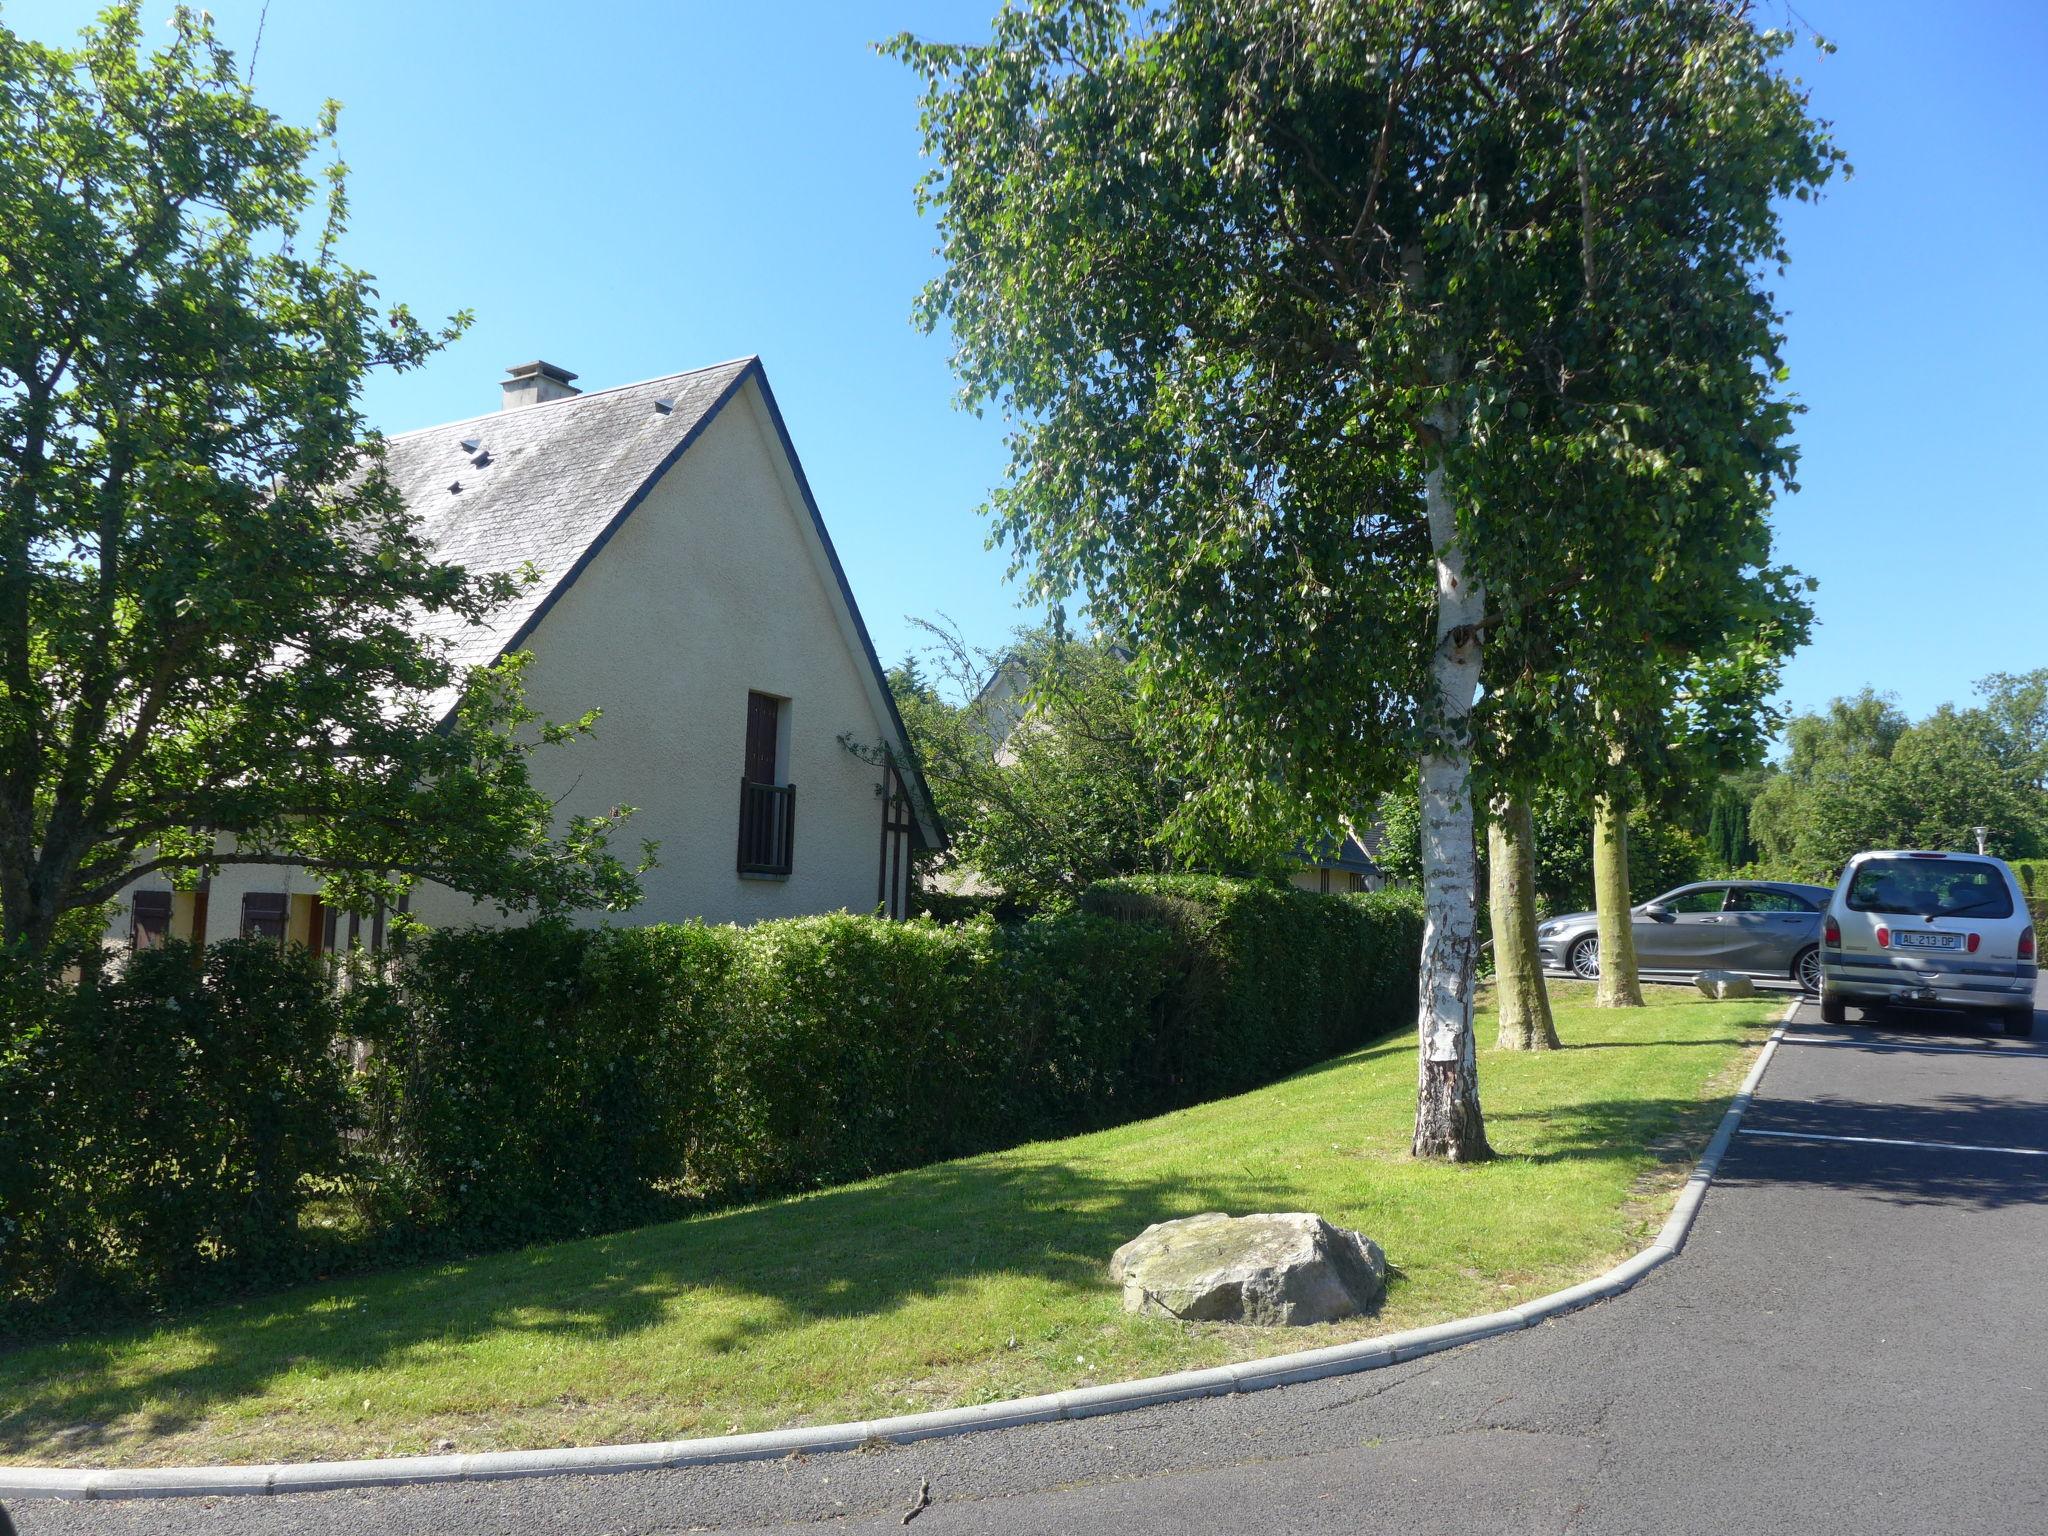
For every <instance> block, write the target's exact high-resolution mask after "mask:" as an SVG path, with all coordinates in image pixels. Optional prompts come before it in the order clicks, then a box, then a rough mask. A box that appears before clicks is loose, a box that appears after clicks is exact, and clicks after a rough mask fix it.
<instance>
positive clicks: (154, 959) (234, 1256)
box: [0, 940, 353, 1318]
mask: <svg viewBox="0 0 2048 1536" xmlns="http://www.w3.org/2000/svg"><path fill="white" fill-rule="evenodd" d="M84 963H85V964H86V966H87V967H88V969H87V970H86V973H85V974H84V975H83V976H82V977H81V978H80V979H79V982H78V984H77V985H76V986H75V987H66V988H57V989H50V988H47V987H45V986H44V985H43V982H42V979H41V977H40V976H39V975H38V974H37V972H36V970H35V969H34V968H33V967H30V966H28V965H24V964H17V965H15V966H12V967H10V969H9V973H8V976H7V980H6V997H5V1001H6V1004H7V1008H8V1021H9V1022H8V1027H7V1029H6V1031H5V1033H4V1035H0V1316H4V1315H5V1314H6V1313H7V1312H9V1311H11V1310H16V1309H25V1308H28V1307H31V1306H33V1307H40V1308H42V1309H43V1310H45V1311H53V1312H61V1313H62V1314H63V1315H66V1316H69V1317H73V1318H77V1317H84V1316H88V1315H90V1314H92V1313H93V1312H94V1311H95V1310H96V1309H99V1308H102V1307H107V1306H119V1305H124V1304H133V1303H134V1302H136V1301H139V1300H147V1299H152V1298H156V1297H161V1296H165V1295H171V1294H190V1293H192V1292H195V1291H200V1290H204V1289H208V1288H211V1287H215V1286H218V1285H220V1284H222V1283H224V1282H225V1281H227V1280H229V1279H231V1280H232V1282H234V1283H248V1282H250V1281H253V1280H279V1279H285V1278H290V1277H293V1276H295V1275H298V1274H301V1273H304V1272H305V1271H306V1270H307V1269H308V1268H309V1267H310V1265H311V1264H312V1263H313V1262H314V1261H315V1260H317V1259H318V1257H319V1256H320V1252H321V1245H320V1244H319V1243H318V1242H317V1241H310V1242H309V1241H308V1238H307V1236H306V1235H305V1234H302V1232H301V1224H300V1220H299V1216H300V1212H301V1210H302V1209H303V1208H304V1206H305V1204H306V1202H307V1200H308V1199H309V1197H310V1196H311V1195H312V1194H313V1193H314V1189H315V1182H314V1181H315V1180H317V1179H326V1180H330V1181H331V1180H334V1179H337V1178H340V1177H343V1176H345V1175H346V1174H348V1173H349V1172H350V1171H351V1169H352V1167H353V1160H352V1158H351V1156H350V1154H349V1152H348V1148H347V1145H346V1141H345V1132H346V1130H347V1128H348V1127H349V1126H350V1124H351V1123H352V1113H351V1107H350V1098H349V1094H348V1092H347V1086H346V1074H345V1070H344V1061H343V1058H342V1057H341V1056H340V1055H339V1054H338V1053H337V1051H336V1042H337V1041H338V1040H339V1039H340V1038H341V1037H342V1035H343V1032H344V1027H345V1026H344V1015H343V1011H342V1008H341V1005H340V1004H339V1003H338V1002H337V1001H336V999H335V997H334V995H333V993H332V991H331V990H330V988H329V986H328V982H327V977H326V973H325V971H324V970H323V969H322V968H321V966H320V964H319V962H317V961H315V960H314V959H312V958H311V957H309V956H308V955H307V954H306V953H305V952H304V951H303V950H297V949H294V950H290V951H280V950H279V949H278V948H277V946H275V945H271V944H261V943H254V942H244V941H241V940H233V941H230V942H227V943H222V944H215V945H211V946H209V947H208V948H207V950H206V952H205V959H204V964H203V966H202V965H201V964H198V963H196V962H195V957H194V955H193V952H192V950H191V949H190V948H188V947H187V946H184V945H179V944H173V945H168V946H166V947H164V948H162V949H159V950H155V951H150V952H146V953H143V954H139V955H137V956H135V957H134V958H133V960H132V961H131V962H130V963H129V964H128V965H127V966H126V967H125V969H124V970H123V971H121V972H120V973H119V974H118V975H110V974H106V973H104V972H103V971H102V970H101V969H100V968H99V965H98V962H97V961H96V960H93V959H91V958H90V957H88V958H87V960H86V961H85V962H84Z"/></svg>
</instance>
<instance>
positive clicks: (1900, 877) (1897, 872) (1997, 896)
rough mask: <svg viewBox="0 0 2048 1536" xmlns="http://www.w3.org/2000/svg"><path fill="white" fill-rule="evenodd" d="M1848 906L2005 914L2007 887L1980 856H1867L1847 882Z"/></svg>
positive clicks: (1927, 913)
mask: <svg viewBox="0 0 2048 1536" xmlns="http://www.w3.org/2000/svg"><path fill="white" fill-rule="evenodd" d="M1848 900H1849V910H1850V911H1852V912H1887V913H1891V914H1894V915H1898V914H1904V913H1910V914H1911V915H1913V916H1915V917H2011V916H2012V888H2011V887H2010V886H2008V885H2007V884H2006V881H2005V876H2004V874H2003V873H2001V872H2000V870H1999V868H1998V866H1997V865H1996V864H1987V863H1985V862H1984V861H1983V860H1982V859H1872V860H1870V861H1869V862H1868V863H1867V864H1861V865H1858V866H1857V869H1856V877H1855V879H1853V880H1851V881H1850V882H1849V898H1848Z"/></svg>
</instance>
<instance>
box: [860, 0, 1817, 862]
mask: <svg viewBox="0 0 2048 1536" xmlns="http://www.w3.org/2000/svg"><path fill="white" fill-rule="evenodd" d="M1790 42H1791V39H1790V37H1789V35H1788V34H1785V33H1782V32H1774V31H1760V30H1757V29H1756V28H1754V27H1753V26H1752V25H1751V23H1750V21H1749V19H1748V17H1747V15H1746V14H1745V13H1744V12H1743V11H1742V10H1740V9H1739V8H1737V7H1734V6H1730V5H1726V4H1723V3H1719V0H1680V3H1674V4H1670V5H1659V6H1628V7H1618V8H1617V7H1607V8H1601V7H1588V6H1577V7H1571V8H1569V9H1560V8H1555V7H1547V6H1545V7H1528V6H1522V7H1517V6H1486V5H1474V4H1470V3H1467V0H1423V3H1414V0H1399V3H1397V0H1337V3H1332V4H1325V5H1317V6H1307V7H1304V6H1302V5H1300V4H1298V3H1296V0H1177V3H1173V4H1169V5H1164V6H1161V7H1158V8H1154V9H1144V8H1134V7H1130V6H1127V5H1124V4H1122V3H1121V0H1061V3H1034V4H1023V3H1013V4H1010V5H1007V6H1006V7H1005V8H1004V9H1003V10H1002V11H1001V13H1000V14H999V15H998V16H997V18H996V19H995V22H994V24H993V36H992V38H991V40H990V41H989V42H988V43H987V44H986V45H981V46H961V45H955V44H950V43H926V42H921V41H918V40H916V39H914V38H910V37H908V36H905V37H900V38H898V39H896V40H894V41H893V42H891V43H890V44H888V45H887V49H888V51H890V52H892V53H894V54H895V55H896V56H898V57H900V58H902V59H904V60H905V61H906V62H907V63H908V64H909V65H910V66H911V67H912V68H914V69H915V70H916V71H917V72H918V73H919V74H920V76H921V77H922V79H923V81H924V83H925V86H926V94H925V98H924V130H925V143H926V149H927V151H928V153H929V154H930V156H931V158H932V160H933V162H934V169H933V170H932V171H931V173H930V174H929V176H928V177H927V178H926V179H925V181H924V182H923V183H922V185H921V187H920V189H919V197H920V204H921V206H922V207H924V208H926V209H928V210H930V211H932V212H934V213H935V214H936V216H937V222H938V233H939V241H940V250H941V254H942V256H943V258H944V261H945V267H944V270H943V272H942V273H941V274H940V276H939V277H938V278H937V279H935V280H934V282H933V283H932V284H931V286H930V287H929V288H928V289H927V291H926V293H925V295H924V298H923V301H922V306H921V310H920V314H921V316H922V318H923V320H924V321H925V323H927V324H928V325H930V326H933V327H937V326H938V325H940V324H944V325H945V326H946V328H947V330H948V333H949V335H950V337H951V338H952V342H953V345H954V351H953V361H954V365H955V368H956V371H957V372H958V374H959V375H960V379H961V382H962V395H963V401H964V403H965V404H967V405H969V406H971V407H975V408H979V407H981V406H983V405H987V404H993V405H996V406H998V407H1000V408H1001V409H1002V410H1003V411H1004V412H1005V414H1006V415H1007V416H1008V417H1009V418H1010V420H1011V421H1012V422H1013V424H1014V431H1013V435H1012V437H1011V439H1010V441H1011V445H1012V463H1011V465H1010V469H1009V472H1008V474H1007V475H1006V477H1005V480H1004V483H1003V484H1002V485H1001V486H1000V487H999V488H997V489H996V490H995V491H994V493H993V494H992V497H991V503H990V511H991V514H992V516H993V518H994V521H995V525H996V534H997V537H998V538H999V539H1000V540H1002V541H1004V542H1006V543H1008V544H1009V545H1010V547H1011V548H1012V550H1013V551H1014V553H1015V557H1016V562H1017V565H1018V567H1019V569H1020V570H1024V571H1027V572H1029V574H1030V577H1031V583H1032V588H1031V589H1032V591H1033V592H1034V593H1035V594H1037V595H1040V596H1043V597H1046V598H1049V599H1053V600H1063V599H1065V598H1067V597H1068V596H1069V595H1073V594H1079V595H1082V596H1084V597H1085V598H1086V599H1087V601H1088V602H1089V603H1090V604H1091V605H1092V608H1093V610H1094V612H1095V613H1096V614H1097V616H1098V618H1099V619H1100V620H1101V621H1102V622H1104V623H1105V624H1106V625H1108V626H1109V627H1111V628H1112V629H1114V631H1115V632H1116V633H1118V634H1120V635H1123V636H1125V637H1127V638H1129V639H1130V641H1131V643H1132V644H1133V645H1134V646H1136V647H1137V648H1138V651H1139V655H1140V662H1141V666H1142V667H1143V669H1144V672H1145V678H1144V687H1145V691H1146V694H1147V697H1148V698H1149V699H1150V700H1151V702H1152V703H1153V704H1154V705H1155V706H1156V709H1155V713H1156V718H1157V720H1158V722H1159V727H1160V729H1161V731H1162V732H1163V733H1164V734H1165V735H1166V736H1167V737H1168V738H1169V739H1170V741H1171V743H1172V746H1173V753H1174V761H1175V764H1176V767H1177V768H1179V769H1180V770H1182V771H1183V772H1185V773H1186V774H1187V776H1188V777H1189V778H1190V779H1191V780H1193V781H1194V782H1195V783H1196V785H1197V786H1198V788H1197V794H1198V800H1197V801H1195V802H1190V810H1191V811H1192V810H1194V809H1199V810H1202V811H1204V812H1208V813H1213V814H1215V815H1217V816H1220V817H1222V818H1224V819H1225V820H1226V821H1227V822H1229V823H1230V824H1233V825H1248V824H1257V823H1259V822H1261V821H1263V820H1266V819H1267V818H1269V817H1271V816H1273V815H1275V814H1292V813H1293V812H1294V811H1295V810H1296V809H1297V808H1299V807H1303V806H1305V807H1307V808H1308V809H1309V811H1310V812H1311V813H1312V814H1313V816H1314V817H1315V818H1316V819H1317V821H1318V823H1319V825H1320V827H1321V828H1322V829H1324V830H1328V831H1334V830H1335V829H1336V827H1337V825H1338V824H1339V822H1340V821H1341V819H1342V818H1343V817H1345V816H1348V815H1351V814H1353V813H1354V812H1355V810H1356V808H1357V806H1359V805H1360V804H1362V803H1365V802H1366V801H1367V800H1369V799H1370V797H1371V796H1372V795H1373V794H1375V793H1378V792H1379V791H1381V790H1383V789H1384V788H1386V787H1387V786H1388V785H1389V784H1391V783H1393V782H1395V781H1396V780H1398V779H1399V777H1400V776H1401V775H1402V774H1403V773H1404V772H1405V771H1406V768H1407V766H1408V764H1409V763H1410V762H1411V761H1412V759H1413V754H1414V753H1415V752H1416V751H1417V750H1418V749H1419V748H1423V747H1426V746H1427V745H1429V744H1430V743H1432V742H1435V743H1438V744H1443V743H1447V742H1448V743H1452V744H1453V745H1457V744H1458V743H1462V741H1463V739H1464V729H1463V725H1462V724H1461V723H1456V722H1454V721H1453V720H1451V719H1446V718H1445V716H1444V714H1443V710H1444V708H1445V705H1444V703H1443V701H1442V700H1440V699H1439V698H1438V696H1437V691H1436V690H1437V685H1436V683H1435V682H1434V681H1433V679H1432V677H1431V667H1432V663H1433V661H1434V659H1435V657H1436V655H1437V650H1438V646H1437V641H1438V640H1439V639H1440V638H1441V637H1439V636H1438V635H1437V632H1436V628H1435V624H1434V620H1435V617H1436V608H1437V574H1438V573H1437V566H1436V561H1435V558H1434V557H1435V554H1436V550H1435V549H1434V547H1433V536H1432V534H1431V532H1430V530H1429V529H1428V527H1427V526H1426V519H1425V516H1424V505H1423V496H1422V494H1421V492H1422V482H1423V477H1424V474H1425V472H1426V471H1427V470H1429V469H1430V468H1431V467H1432V466H1439V467H1441V469H1442V471H1443V473H1444V477H1445V481H1444V483H1445V488H1446V490H1447V492H1448V494H1449V496H1450V499H1451V500H1452V501H1453V502H1454V503H1455V506H1456V512H1457V517H1456V523H1457V527H1456V543H1457V544H1458V545H1459V546H1460V549H1461V552H1462V554H1463V555H1464V557H1465V558H1466V560H1467V561H1468V562H1469V567H1470V574H1471V576H1472V578H1473V581H1474V584H1475V586H1476V588H1478V589H1483V592H1484V594H1485V617H1484V620H1483V626H1482V627H1481V628H1480V629H1479V630H1476V631H1475V632H1473V633H1469V634H1464V635H1460V636H1458V637H1456V639H1457V644H1458V645H1459V646H1461V647H1464V646H1472V647H1478V646H1481V645H1482V644H1483V649H1484V652H1485V661H1484V666H1485V669H1486V670H1485V679H1484V681H1485V691H1484V694H1483V696H1482V698H1481V699H1480V702H1479V704H1478V706H1477V711H1476V714H1475V717H1474V719H1473V721H1472V725H1473V727H1474V729H1475V730H1476V732H1477V735H1478V738H1479V743H1480V746H1479V758H1480V761H1481V762H1482V764H1490V765H1491V766H1493V767H1494V768H1496V769H1498V770H1499V771H1502V772H1507V773H1511V774H1513V773H1523V774H1526V773H1528V772H1529V771H1530V768H1531V765H1549V764H1552V763H1553V762H1554V761H1555V762H1562V763H1565V764H1567V765H1569V766H1570V767H1572V768H1573V769H1574V770H1575V771H1576V773H1577V774H1578V775H1579V776H1580V777H1589V776H1590V775H1591V772H1592V770H1593V768H1594V767H1596V766H1597V767H1601V768H1604V766H1605V764H1606V756H1605V753H1604V750H1602V748H1603V747H1604V744H1605V742H1606V740H1607V738H1608V736H1609V735H1610V734H1611V733H1612V731H1613V730H1614V729H1615V722H1616V721H1617V720H1621V721H1625V722H1627V728H1628V729H1629V730H1631V731H1634V730H1638V729H1640V730H1641V731H1643V732H1645V733H1647V734H1650V735H1653V736H1655V735H1658V734H1659V733H1661V732H1663V731H1664V729H1665V727H1666V724H1667V719H1666V717H1667V714H1668V713H1669V712H1670V711H1671V710H1672V709H1673V708H1675V707H1676V706H1675V705H1674V702H1673V701H1674V692H1675V691H1676V692H1683V693H1687V694H1688V696H1689V697H1691V698H1693V699H1694V700H1695V701H1697V700H1707V701H1709V702H1711V700H1712V699H1714V698H1718V697H1721V696H1723V695H1724V694H1738V695H1744V696H1748V695H1751V694H1754V692H1755V689H1754V687H1751V686H1749V685H1748V683H1746V682H1745V681H1744V678H1745V677H1753V675H1754V674H1756V673H1757V672H1758V670H1759V668H1762V669H1764V670H1767V669H1768V662H1769V658H1770V656H1772V655H1774V654H1777V653H1778V650H1779V649H1780V647H1779V645H1778V636H1779V632H1781V631H1782V632H1784V634H1785V635H1796V633H1797V632H1803V625H1804V621H1805V613H1806V610H1805V607H1804V603H1803V599H1801V598H1800V597H1799V596H1798V591H1799V589H1800V588H1801V587H1802V586H1803V583H1802V582H1800V581H1799V580H1798V579H1797V578H1795V577H1794V576H1792V575H1791V573H1789V572H1785V571H1783V570H1781V569H1778V568H1775V567H1772V566H1771V565H1770V563H1769V561H1770V537H1769V531H1768V527H1767V524H1766V522H1765V520H1764V514H1765V510H1766V508H1767V506H1768V504H1769V501H1770V497H1771V495H1772V492H1773V490H1774V488H1775V487H1776V486H1777V485H1779V484H1781V483H1783V482H1784V481H1785V479H1786V478H1787V477H1788V476H1789V474H1790V472H1791V467H1792V455H1791V447H1790V442H1789V428H1790V423H1791V419H1792V415H1793V409H1794V408H1793V406H1792V405H1791V403H1790V402H1789V401H1788V400H1786V399H1785V398H1784V397H1783V396H1782V395H1781V394H1780V392H1779V389H1780V385H1781V383H1782V381H1783V379H1784V378H1785V371H1784V368H1783V365H1782V361H1781V358H1780V352H1779V339H1780V338H1779V336H1778V333H1777V331H1778V321H1779V316H1778V315H1777V314H1776V313H1775V311H1774V308H1773V303H1772V298H1771V295H1770V294H1769V293H1768V291H1767V290H1765V288H1764V287H1763V285H1762V278H1761V269H1762V268H1763V267H1765V266H1766V265H1768V264H1771V263H1782V262H1783V261H1784V259H1785V252H1784V250H1783V245H1782V240H1781V233H1780V228H1779V222H1778V216H1777V213H1776V211H1775V204H1776V201H1777V200H1778V199H1782V198H1786V197H1791V196H1795V195H1796V196H1798V197H1800V198H1805V197H1808V196H1810V195H1811V194H1812V193H1813V192H1814V191H1815V190H1816V189H1817V188H1818V187H1819V186H1820V185H1821V184H1822V183H1824V182H1825V181H1826V180H1827V179H1828V178H1829V176H1830V175H1831V174H1832V172H1833V171H1834V170H1835V168H1836V167H1837V166H1838V164H1839V163H1840V160H1841V156H1840V153H1839V151H1838V150H1837V149H1836V148H1835V147H1834V146H1833V144H1832V142H1831V140H1830V138H1829V136H1828V134H1827V132H1826V129H1825V125H1823V124H1819V123H1817V122H1815V121H1814V120H1813V119H1812V118H1811V117H1810V116H1809V115H1808V112H1807V109H1806V102H1805V99H1804V97H1803V96H1802V94H1801V93H1800V90H1799V88H1798V87H1797V85H1796V83H1795V82H1793V81H1791V80H1789V79H1788V78H1786V77H1785V76H1784V75H1783V74H1782V73H1780V72H1779V70H1778V68H1777V67H1776V60H1777V59H1778V57H1779V56H1780V55H1781V54H1782V53H1783V52H1784V50H1785V49H1786V48H1787V47H1788V46H1789V45H1790ZM1703 167H1704V168H1708V172H1707V173H1706V174H1702V168H1703ZM1767 635H1770V636H1772V637H1773V638H1771V640H1770V642H1769V643H1765V638H1766V636H1767ZM1757 646H1761V650H1760V651H1758V650H1755V647H1757ZM1692 658H1708V660H1707V661H1705V662H1698V663H1696V662H1694V661H1693V660H1692ZM1709 667H1711V668H1717V669H1721V670H1723V671H1732V672H1734V673H1735V674H1737V676H1736V678H1735V680H1734V683H1733V684H1732V685H1731V687H1730V688H1729V689H1726V690H1724V689H1721V688H1719V687H1718V684H1717V685H1716V686H1715V687H1711V688H1710V687H1707V686H1705V685H1704V684H1702V685H1701V686H1699V687H1692V686H1691V685H1690V684H1684V685H1683V686H1681V685H1682V683H1683V679H1684V678H1685V677H1687V676H1688V675H1691V674H1693V673H1698V672H1700V671H1702V669H1705V668H1709ZM1455 714H1457V715H1462V710H1458V711H1456V712H1455ZM1708 723H1709V724H1711V722H1708ZM1462 750H1463V748H1462V746H1461V745H1460V746H1458V751H1459V753H1460V755H1462Z"/></svg>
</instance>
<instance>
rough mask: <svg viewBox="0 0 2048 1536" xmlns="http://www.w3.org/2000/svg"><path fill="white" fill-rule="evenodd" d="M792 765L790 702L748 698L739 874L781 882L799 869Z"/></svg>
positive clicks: (753, 695) (768, 697)
mask: <svg viewBox="0 0 2048 1536" xmlns="http://www.w3.org/2000/svg"><path fill="white" fill-rule="evenodd" d="M788 763H789V700H787V699H778V698H776V697H775V696H774V695H773V694H769V693H749V694H748V695H747V743H746V756H745V758H744V760H743V761H742V763H741V766H740V847H739V866H738V867H739V872H740V873H741V874H743V875H761V876H767V877H770V878H778V879H779V878H781V877H783V876H786V875H788V874H789V872H790V870H791V868H792V867H793V865H794V853H795V845H796V786H795V785H794V784H789V783H785V782H784V779H785V777H786V775H787V772H788Z"/></svg>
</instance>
